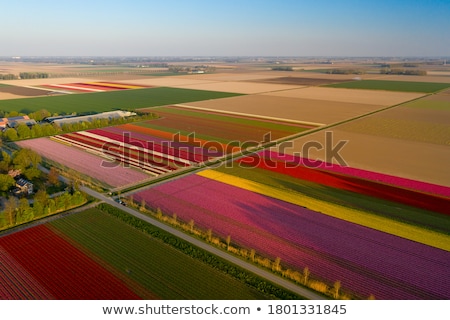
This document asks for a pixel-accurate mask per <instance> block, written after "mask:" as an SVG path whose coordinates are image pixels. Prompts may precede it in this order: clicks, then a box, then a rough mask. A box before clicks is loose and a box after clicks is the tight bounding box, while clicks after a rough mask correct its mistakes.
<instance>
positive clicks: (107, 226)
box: [0, 208, 267, 300]
mask: <svg viewBox="0 0 450 320" xmlns="http://www.w3.org/2000/svg"><path fill="white" fill-rule="evenodd" d="M0 248H1V250H0V253H1V254H0V259H2V261H8V263H9V264H5V265H4V266H6V268H5V267H3V268H2V270H1V271H0V275H1V276H2V279H3V280H2V282H0V297H2V299H69V300H70V299H82V300H89V299H102V300H104V299H106V300H113V299H121V300H134V299H266V298H267V297H266V296H264V295H263V294H261V293H259V292H257V291H256V290H254V289H251V288H249V287H247V286H246V285H244V284H242V283H240V282H239V281H237V280H235V279H233V278H231V277H230V276H228V275H226V274H223V273H221V272H220V271H217V270H215V269H213V268H211V267H209V266H207V265H205V264H203V263H201V262H199V261H197V260H194V259H192V258H190V257H188V256H186V255H184V254H182V253H180V252H179V251H177V250H175V249H174V248H172V247H170V246H168V245H167V244H164V243H162V242H160V241H158V240H156V239H153V238H151V237H150V236H148V235H146V234H144V233H142V232H141V231H138V230H136V229H134V228H133V227H131V226H129V225H127V224H125V223H123V222H122V221H119V220H118V219H116V218H114V217H113V216H111V215H109V214H106V213H104V212H102V211H100V210H98V209H95V208H94V209H89V210H87V211H84V212H81V213H78V214H76V215H71V216H68V217H65V218H63V219H59V220H57V221H54V222H51V223H48V224H45V225H40V226H38V227H33V228H30V229H27V230H24V231H22V232H20V233H14V234H11V235H8V236H3V237H1V238H0ZM2 265H3V264H2ZM180 266H183V268H180ZM18 270H21V271H22V273H19V272H18ZM13 274H14V278H13V277H12V276H13ZM193 283H195V285H193Z"/></svg>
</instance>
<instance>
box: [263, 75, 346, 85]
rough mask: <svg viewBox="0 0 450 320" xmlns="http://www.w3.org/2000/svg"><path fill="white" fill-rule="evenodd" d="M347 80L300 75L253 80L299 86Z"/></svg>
mask: <svg viewBox="0 0 450 320" xmlns="http://www.w3.org/2000/svg"><path fill="white" fill-rule="evenodd" d="M347 81H348V80H337V79H336V80H333V79H323V78H322V79H321V78H302V77H292V76H290V77H278V78H270V79H263V80H259V81H255V82H261V83H276V84H292V85H299V86H320V85H323V84H331V83H338V82H347Z"/></svg>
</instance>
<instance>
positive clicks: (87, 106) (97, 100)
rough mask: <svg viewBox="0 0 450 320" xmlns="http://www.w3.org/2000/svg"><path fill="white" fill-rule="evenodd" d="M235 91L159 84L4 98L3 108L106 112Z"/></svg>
mask: <svg viewBox="0 0 450 320" xmlns="http://www.w3.org/2000/svg"><path fill="white" fill-rule="evenodd" d="M235 95H237V94H235V93H225V92H213V91H202V90H188V89H177V88H165V87H159V88H146V89H138V90H118V91H111V92H95V93H89V94H70V95H62V96H53V97H38V98H29V99H25V100H23V99H13V100H0V110H4V111H12V110H15V111H28V112H31V111H37V110H40V109H46V110H48V111H49V112H52V113H53V112H57V113H64V112H65V113H72V112H102V111H111V110H116V109H133V110H134V109H138V108H148V107H154V106H161V105H167V104H174V103H184V102H191V101H199V100H204V99H217V98H224V97H230V96H235Z"/></svg>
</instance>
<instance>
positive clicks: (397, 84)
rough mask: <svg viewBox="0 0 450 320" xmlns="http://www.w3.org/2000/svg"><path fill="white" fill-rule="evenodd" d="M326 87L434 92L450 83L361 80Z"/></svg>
mask: <svg viewBox="0 0 450 320" xmlns="http://www.w3.org/2000/svg"><path fill="white" fill-rule="evenodd" d="M325 87H332V88H346V89H368V90H387V91H402V92H423V93H432V92H436V91H440V90H443V89H445V88H450V83H438V82H412V81H389V80H361V81H350V82H343V83H336V84H330V85H325Z"/></svg>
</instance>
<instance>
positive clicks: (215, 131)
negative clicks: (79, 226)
mask: <svg viewBox="0 0 450 320" xmlns="http://www.w3.org/2000/svg"><path fill="white" fill-rule="evenodd" d="M153 109H154V111H152V112H154V113H155V114H156V115H158V116H159V118H158V119H156V120H149V121H144V122H137V123H128V124H124V125H118V126H113V127H107V128H102V129H93V130H86V131H79V132H74V133H67V134H62V135H58V136H55V137H53V138H52V139H53V140H55V141H59V142H62V143H65V144H69V145H71V146H73V147H77V148H81V149H82V150H85V151H88V152H93V153H95V154H97V155H99V156H103V157H107V158H110V159H111V161H116V162H120V163H123V164H124V165H125V166H133V167H136V168H139V169H142V170H144V171H145V172H146V173H148V174H150V175H152V176H158V175H160V174H163V173H168V172H171V171H173V170H176V169H178V168H182V167H187V166H190V165H192V164H195V163H201V162H204V161H207V160H210V159H213V158H217V157H222V156H224V155H226V154H230V153H233V152H238V151H240V150H241V148H246V147H249V146H255V145H257V144H259V143H260V142H263V141H264V142H268V141H272V140H276V139H279V138H282V137H286V136H289V135H292V134H295V133H298V132H302V131H305V130H308V129H310V128H312V126H305V125H300V124H289V123H281V122H276V121H269V120H260V119H255V118H249V117H237V116H229V115H223V114H218V113H208V112H204V111H192V110H185V109H182V108H178V107H175V106H172V107H163V108H153ZM153 109H152V110H153Z"/></svg>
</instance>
